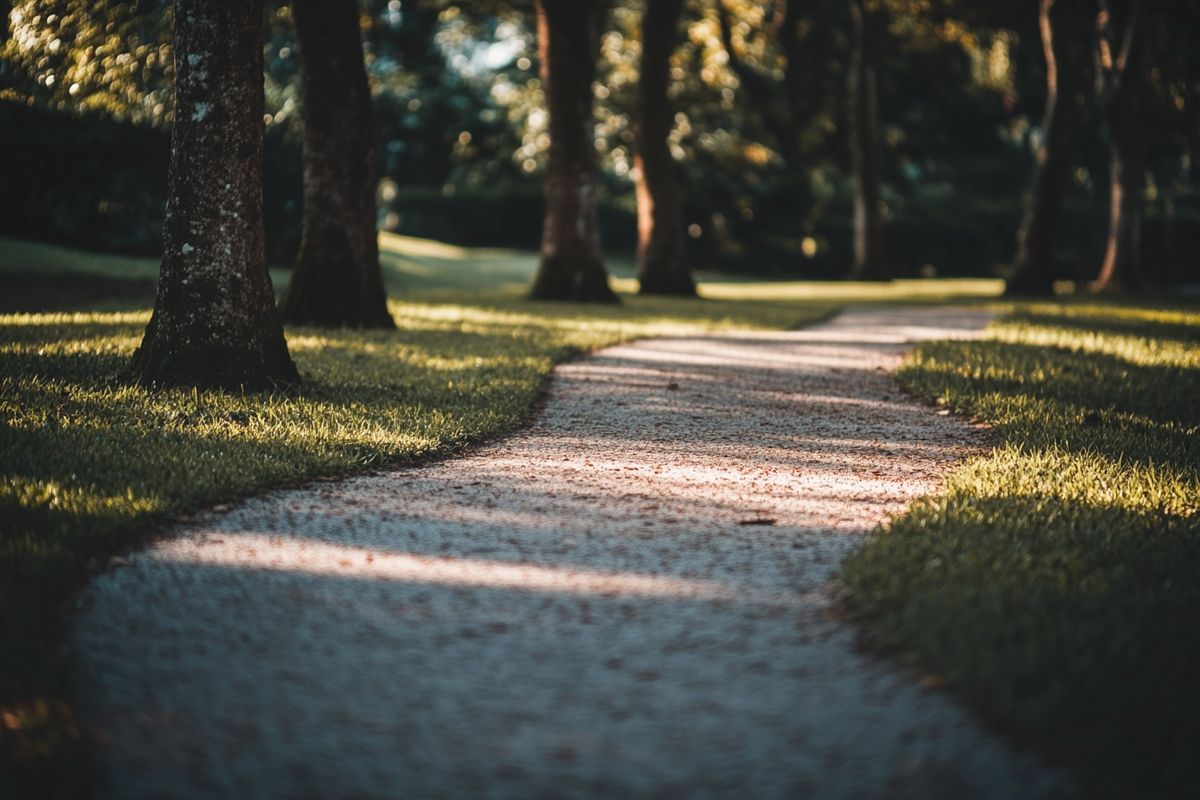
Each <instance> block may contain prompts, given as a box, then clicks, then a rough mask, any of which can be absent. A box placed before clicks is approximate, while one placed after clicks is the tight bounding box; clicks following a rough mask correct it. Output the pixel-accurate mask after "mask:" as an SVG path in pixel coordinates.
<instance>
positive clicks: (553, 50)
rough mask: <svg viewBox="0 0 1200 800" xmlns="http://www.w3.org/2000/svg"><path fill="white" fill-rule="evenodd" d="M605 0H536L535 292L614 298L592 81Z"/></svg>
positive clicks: (548, 295) (532, 292)
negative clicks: (543, 154) (538, 242)
mask: <svg viewBox="0 0 1200 800" xmlns="http://www.w3.org/2000/svg"><path fill="white" fill-rule="evenodd" d="M607 10H608V9H607V2H606V1H605V0H538V3H537V19H538V56H539V58H540V60H541V75H542V88H543V91H544V92H545V94H546V106H547V111H548V112H549V117H550V157H549V162H548V164H547V166H546V216H545V221H544V223H543V227H542V249H541V264H540V265H539V267H538V274H537V277H536V278H535V279H534V282H533V288H532V289H531V290H530V297H532V298H534V299H536V300H576V301H583V302H608V303H615V302H618V300H617V296H616V294H614V293H613V291H612V289H611V288H609V285H608V273H607V272H606V271H605V268H604V260H603V256H602V254H601V251H600V232H599V225H598V215H597V189H598V186H597V176H596V149H595V131H594V128H595V123H594V120H593V117H592V81H593V79H594V78H595V73H596V58H597V56H598V48H599V43H600V23H601V22H602V20H603V18H604V15H605V14H606V13H607Z"/></svg>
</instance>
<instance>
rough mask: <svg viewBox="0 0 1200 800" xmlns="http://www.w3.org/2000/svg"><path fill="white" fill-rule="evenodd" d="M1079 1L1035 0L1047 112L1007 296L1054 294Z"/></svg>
mask: <svg viewBox="0 0 1200 800" xmlns="http://www.w3.org/2000/svg"><path fill="white" fill-rule="evenodd" d="M1085 8H1086V4H1085V3H1084V2H1083V0H1040V2H1039V6H1038V28H1039V30H1040V32H1041V38H1042V51H1043V53H1044V55H1045V59H1046V109H1045V112H1044V114H1043V117H1042V140H1041V144H1040V145H1039V146H1038V151H1037V156H1036V164H1035V166H1034V173H1033V186H1032V189H1031V191H1030V195H1029V205H1028V208H1027V209H1026V212H1025V219H1024V221H1023V222H1022V223H1021V228H1020V230H1019V231H1018V233H1017V254H1016V258H1015V259H1014V261H1013V276H1012V277H1011V278H1010V279H1009V280H1008V286H1007V288H1006V291H1005V293H1006V294H1008V295H1010V296H1026V297H1037V296H1049V295H1052V294H1053V293H1054V275H1055V269H1054V263H1055V260H1054V249H1055V247H1054V246H1055V240H1056V238H1057V237H1056V234H1057V232H1058V217H1059V210H1060V208H1061V206H1062V198H1063V194H1064V193H1065V192H1066V188H1067V180H1068V178H1069V177H1070V173H1071V149H1072V147H1073V143H1074V141H1075V128H1076V127H1077V126H1078V122H1079V92H1080V89H1081V87H1082V84H1083V50H1084V42H1085V41H1086V37H1085V31H1086V27H1085V26H1083V25H1081V24H1080V23H1081V20H1082V19H1083V13H1084V9H1085Z"/></svg>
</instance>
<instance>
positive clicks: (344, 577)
mask: <svg viewBox="0 0 1200 800" xmlns="http://www.w3.org/2000/svg"><path fill="white" fill-rule="evenodd" d="M985 322H986V316H985V315H984V314H982V313H980V312H976V311H971V310H961V309H959V310H947V309H919V308H904V309H888V310H880V309H874V310H872V309H857V310H850V311H848V312H846V313H844V314H842V315H841V316H839V317H837V318H836V319H834V320H833V321H831V322H829V323H826V324H823V325H819V326H816V327H812V328H809V329H806V330H801V331H793V332H770V333H765V332H755V333H731V334H715V335H711V336H702V337H693V338H681V339H660V340H647V341H640V342H635V343H632V344H627V345H621V346H618V347H611V348H608V349H606V350H602V351H599V352H597V353H595V354H593V355H591V356H589V357H586V358H583V359H581V360H578V361H575V362H572V363H569V364H564V365H562V366H560V367H559V368H558V369H557V370H556V371H555V374H554V378H553V381H552V385H551V387H550V391H549V395H548V398H547V401H546V404H545V407H544V408H543V410H542V411H541V412H540V413H539V415H538V417H537V419H536V420H535V422H534V424H533V425H532V426H531V427H530V428H528V429H527V430H525V431H524V432H522V433H519V434H517V435H514V436H512V437H509V438H507V439H505V440H503V441H499V442H496V443H494V444H491V445H488V446H485V447H480V448H478V449H475V450H473V451H471V453H470V454H468V455H465V456H463V457H457V458H451V459H447V460H445V461H442V462H439V463H436V464H432V465H427V466H422V467H415V468H410V469H400V470H395V471H389V472H383V473H379V474H375V475H370V476H366V477H361V478H355V479H351V480H346V481H342V482H337V483H317V484H314V485H312V486H309V487H306V488H301V489H296V490H291V491H281V492H276V493H273V494H269V495H266V496H264V497H259V498H254V499H251V500H248V501H246V502H244V503H242V504H240V505H239V506H238V507H236V508H234V509H233V510H230V511H226V512H224V513H212V514H205V515H202V516H201V517H200V518H198V519H197V520H196V521H195V522H193V523H188V524H187V525H185V526H182V527H180V528H178V529H176V530H173V531H171V532H170V533H169V535H167V536H166V537H165V538H164V539H162V540H161V541H160V542H158V543H157V544H155V545H154V546H152V547H150V548H149V549H147V550H145V551H142V552H140V553H137V554H134V555H133V556H131V557H129V558H128V559H127V560H126V561H127V563H126V564H125V565H124V566H119V567H116V568H114V569H111V570H110V571H108V572H106V573H105V574H103V575H101V576H100V577H98V578H97V579H95V580H94V581H93V583H92V584H91V585H90V586H89V588H88V589H87V590H86V591H85V593H84V596H83V598H82V601H81V608H80V611H79V613H78V616H77V620H76V623H75V626H74V631H73V637H72V644H73V647H74V649H75V652H76V655H77V662H78V665H79V666H78V687H79V693H80V699H81V707H82V710H83V714H84V716H85V719H87V720H88V721H90V722H91V723H93V724H95V725H96V726H98V727H99V728H101V729H102V730H103V732H104V741H105V744H104V745H103V746H102V747H101V748H100V751H99V754H98V768H99V773H100V779H101V781H102V790H101V795H102V796H113V797H238V798H259V797H295V798H303V797H372V798H373V797H379V798H424V797H448V798H476V797H511V798H543V797H546V798H549V797H605V798H631V797H662V798H685V797H736V798H809V797H812V798H819V797H830V798H849V797H864V798H900V797H922V798H941V797H945V798H959V797H972V798H981V797H998V798H1025V797H1038V796H1062V795H1063V794H1064V793H1065V784H1064V783H1063V781H1064V779H1063V778H1062V776H1061V775H1059V774H1058V773H1056V772H1054V771H1053V770H1051V769H1048V768H1046V767H1044V766H1041V765H1038V764H1036V763H1033V762H1032V761H1031V760H1029V759H1028V758H1026V757H1024V756H1021V755H1018V754H1016V753H1014V752H1013V751H1012V750H1010V749H1009V748H1008V747H1007V746H1005V745H1004V744H1003V743H1001V742H1000V741H999V740H997V739H996V738H995V737H993V736H992V735H990V734H989V733H987V732H986V731H985V730H984V729H983V728H982V727H981V726H980V724H979V723H978V722H977V721H976V720H974V719H973V718H972V717H971V716H970V715H969V714H968V713H967V712H966V711H965V710H964V709H963V708H961V707H960V706H959V705H958V704H956V703H955V702H954V701H953V700H952V699H951V698H950V697H949V696H947V695H946V694H944V693H942V692H938V691H934V690H930V689H925V688H921V686H919V685H918V682H917V681H916V679H915V678H914V676H913V675H911V674H907V673H905V672H903V671H900V670H899V669H897V668H896V667H895V666H894V665H892V664H889V663H888V662H886V661H884V660H882V659H879V658H877V657H872V656H869V655H865V654H862V653H860V652H858V651H856V649H855V636H856V632H855V631H854V629H853V628H851V627H850V626H848V625H847V624H846V623H844V622H840V621H838V620H837V619H835V618H834V616H833V615H832V614H831V613H830V611H831V605H832V600H831V598H830V596H829V591H828V589H829V583H830V581H831V579H832V578H833V576H834V575H835V573H836V569H837V566H838V564H839V562H840V561H841V559H842V558H843V557H844V556H845V555H846V554H847V553H848V552H850V551H851V550H852V549H853V548H855V547H857V546H858V545H859V544H860V543H861V541H862V535H863V534H865V533H867V532H868V531H870V530H871V529H872V528H873V527H874V526H875V525H876V524H878V523H879V522H881V521H882V520H883V519H884V518H885V517H886V516H887V515H888V514H889V513H892V512H895V511H899V510H901V509H903V508H904V507H905V505H906V504H907V503H909V502H910V501H911V500H913V499H915V498H916V497H918V496H920V495H923V494H927V493H929V492H931V491H934V490H935V489H936V487H937V485H938V481H939V479H940V477H941V476H942V475H943V474H944V473H945V472H946V470H947V469H949V468H950V467H951V465H953V464H954V463H955V462H956V461H958V460H959V459H961V458H963V457H964V456H966V455H968V454H969V453H971V452H972V451H973V449H974V448H977V447H978V446H979V438H978V435H977V432H976V431H973V430H972V429H971V428H970V427H969V426H967V425H966V424H965V423H963V422H962V421H961V420H957V419H954V418H951V417H946V416H939V415H938V414H936V413H935V411H934V410H933V409H931V408H929V407H927V406H924V405H922V404H920V403H917V402H915V401H913V400H912V399H910V398H907V397H905V396H904V395H903V394H901V393H900V392H899V390H898V389H897V387H896V385H895V384H894V382H893V381H892V379H891V377H890V376H889V375H888V371H889V370H891V369H893V368H894V367H895V366H896V365H897V363H898V361H899V359H900V357H901V356H902V354H903V353H904V352H905V351H906V350H907V349H908V347H910V346H911V343H912V342H915V341H919V340H924V339H936V338H946V337H951V336H964V335H970V334H971V333H972V332H974V331H976V330H978V329H979V328H980V327H982V325H983V324H984V323H985Z"/></svg>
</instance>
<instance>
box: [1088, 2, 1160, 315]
mask: <svg viewBox="0 0 1200 800" xmlns="http://www.w3.org/2000/svg"><path fill="white" fill-rule="evenodd" d="M1100 7H1101V12H1100V17H1099V26H1098V27H1099V31H1098V32H1099V40H1098V41H1099V43H1100V47H1099V55H1100V57H1099V59H1098V60H1097V61H1098V66H1099V70H1100V74H1099V75H1098V77H1097V86H1098V87H1099V89H1100V96H1101V98H1100V99H1101V102H1102V104H1103V105H1104V106H1105V109H1104V110H1105V113H1106V114H1107V117H1108V133H1109V188H1108V197H1109V212H1108V213H1109V216H1108V246H1107V247H1106V248H1105V251H1104V261H1103V263H1102V264H1101V266H1100V274H1099V276H1097V278H1096V280H1095V281H1093V282H1092V284H1091V286H1090V287H1089V288H1090V289H1091V291H1093V292H1117V291H1136V290H1138V289H1141V288H1143V279H1142V273H1141V265H1140V263H1139V251H1140V249H1141V233H1142V196H1143V193H1144V190H1145V184H1146V150H1145V141H1144V137H1143V134H1142V120H1141V103H1140V99H1141V98H1140V96H1139V92H1140V90H1141V89H1142V87H1143V83H1142V81H1141V80H1140V78H1141V53H1142V46H1141V38H1142V37H1141V35H1140V30H1139V29H1140V28H1141V25H1140V21H1139V19H1138V12H1139V10H1140V9H1139V3H1138V0H1124V2H1121V0H1116V2H1102V3H1101V4H1100Z"/></svg>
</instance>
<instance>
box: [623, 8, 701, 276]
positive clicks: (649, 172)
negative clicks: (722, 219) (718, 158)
mask: <svg viewBox="0 0 1200 800" xmlns="http://www.w3.org/2000/svg"><path fill="white" fill-rule="evenodd" d="M682 7H683V0H646V12H645V16H644V17H643V18H642V63H641V70H640V74H639V78H638V91H637V101H636V107H635V109H634V123H633V136H634V158H633V165H634V171H635V174H636V190H637V209H638V282H639V285H640V288H639V291H640V292H641V293H642V294H668V295H682V296H695V294H696V284H695V282H694V281H693V280H692V273H691V271H690V270H689V269H688V261H687V247H686V245H685V243H684V237H683V209H682V207H681V205H680V199H679V182H678V176H677V175H676V173H675V169H676V168H675V159H674V158H673V157H672V156H671V148H670V145H669V143H668V137H669V136H670V135H671V124H672V120H673V115H672V113H671V104H670V101H669V100H668V99H667V88H668V86H669V85H670V78H671V52H672V51H673V50H674V47H675V29H676V25H677V23H678V20H679V11H680V9H681V8H682Z"/></svg>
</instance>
